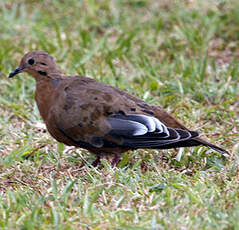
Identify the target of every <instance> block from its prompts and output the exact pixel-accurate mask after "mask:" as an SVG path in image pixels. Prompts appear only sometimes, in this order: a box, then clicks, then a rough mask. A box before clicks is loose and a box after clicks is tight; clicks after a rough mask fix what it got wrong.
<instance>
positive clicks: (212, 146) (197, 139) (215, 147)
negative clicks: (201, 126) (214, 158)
mask: <svg viewBox="0 0 239 230" xmlns="http://www.w3.org/2000/svg"><path fill="white" fill-rule="evenodd" d="M194 140H196V141H197V142H198V143H199V144H200V145H204V146H207V147H209V148H211V149H213V150H215V151H217V152H219V153H220V154H222V155H223V156H226V155H227V156H230V155H231V154H230V153H229V152H228V151H227V150H225V149H223V148H220V147H218V146H216V145H213V144H211V143H209V142H207V141H205V140H203V139H201V138H200V137H197V138H195V139H194Z"/></svg>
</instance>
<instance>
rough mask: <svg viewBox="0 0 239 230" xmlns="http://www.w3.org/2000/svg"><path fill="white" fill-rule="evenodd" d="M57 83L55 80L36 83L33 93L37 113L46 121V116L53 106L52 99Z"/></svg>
mask: <svg viewBox="0 0 239 230" xmlns="http://www.w3.org/2000/svg"><path fill="white" fill-rule="evenodd" d="M58 85H59V82H58V81H57V80H52V81H50V80H45V81H41V82H37V85H36V91H35V99H36V102H37V106H38V109H39V112H40V114H41V116H42V118H43V120H45V121H46V119H47V116H48V114H49V111H50V109H51V107H52V106H53V104H54V98H55V94H56V89H57V86H58Z"/></svg>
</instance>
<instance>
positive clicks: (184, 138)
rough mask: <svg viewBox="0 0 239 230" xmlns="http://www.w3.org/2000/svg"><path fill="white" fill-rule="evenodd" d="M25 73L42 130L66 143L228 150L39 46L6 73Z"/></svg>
mask: <svg viewBox="0 0 239 230" xmlns="http://www.w3.org/2000/svg"><path fill="white" fill-rule="evenodd" d="M22 72H26V73H28V74H30V75H31V76H33V77H34V79H35V81H36V90H35V100H36V103H37V106H38V109H39V112H40V115H41V117H42V119H43V121H44V122H45V124H46V127H47V130H48V131H49V133H50V134H51V136H52V137H53V138H55V139H56V140H57V141H59V142H62V143H64V144H66V145H68V146H75V147H79V148H83V149H86V150H88V151H89V152H91V153H93V154H95V155H96V160H95V161H94V162H93V163H92V165H93V166H97V165H98V164H99V163H100V160H101V157H103V156H105V155H108V154H111V155H113V159H112V162H111V163H112V165H113V166H117V165H118V162H119V160H120V158H121V154H122V153H124V152H126V151H129V150H136V149H170V148H180V147H190V146H198V145H203V146H206V147H209V148H211V149H213V150H215V151H217V152H219V153H221V154H222V155H228V154H229V153H228V151H226V150H224V149H222V148H220V147H218V146H216V145H214V144H211V143H209V142H207V141H206V140H204V139H202V138H200V137H199V133H198V132H196V131H192V130H189V129H188V128H186V127H185V126H184V125H183V124H182V123H180V122H179V121H177V120H176V119H175V118H174V117H173V116H172V115H170V114H169V113H168V112H166V111H165V110H164V109H162V108H161V107H160V106H157V105H150V104H148V103H146V102H144V101H143V100H142V99H140V98H138V97H135V96H133V95H131V94H129V93H128V92H126V91H123V90H121V89H119V88H116V87H113V86H111V85H108V84H104V83H101V82H98V81H96V80H94V79H92V78H88V77H84V76H67V75H65V74H64V73H63V72H62V71H61V70H60V69H59V68H58V66H57V64H56V62H55V60H54V58H53V57H52V56H51V55H49V54H48V53H46V52H43V51H33V52H28V53H26V54H25V55H24V56H23V57H22V59H21V62H20V65H19V67H18V68H16V69H15V70H14V71H13V72H11V73H10V74H9V78H12V77H14V76H15V75H17V74H20V73H22Z"/></svg>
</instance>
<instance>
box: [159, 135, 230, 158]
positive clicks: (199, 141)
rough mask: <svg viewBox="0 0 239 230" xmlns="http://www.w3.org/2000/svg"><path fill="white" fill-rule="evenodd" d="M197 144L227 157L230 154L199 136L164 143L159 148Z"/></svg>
mask: <svg viewBox="0 0 239 230" xmlns="http://www.w3.org/2000/svg"><path fill="white" fill-rule="evenodd" d="M198 145H204V146H206V147H209V148H211V149H213V150H215V151H217V152H219V153H220V154H222V155H223V156H225V157H228V156H230V155H231V154H230V153H229V152H228V151H227V150H225V149H222V148H220V147H218V146H216V145H213V144H211V143H209V142H207V141H205V140H203V139H201V138H200V137H195V138H193V139H190V140H186V141H181V142H177V143H173V144H168V145H164V146H161V147H160V148H159V149H169V148H180V147H192V146H198Z"/></svg>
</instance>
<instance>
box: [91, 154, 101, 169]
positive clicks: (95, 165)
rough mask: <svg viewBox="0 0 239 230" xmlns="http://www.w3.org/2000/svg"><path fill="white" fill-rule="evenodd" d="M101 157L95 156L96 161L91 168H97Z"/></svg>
mask: <svg viewBox="0 0 239 230" xmlns="http://www.w3.org/2000/svg"><path fill="white" fill-rule="evenodd" d="M100 159H101V155H100V154H99V155H97V157H96V159H95V160H94V161H93V162H92V163H91V165H92V166H93V167H97V166H98V165H99V163H100Z"/></svg>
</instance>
